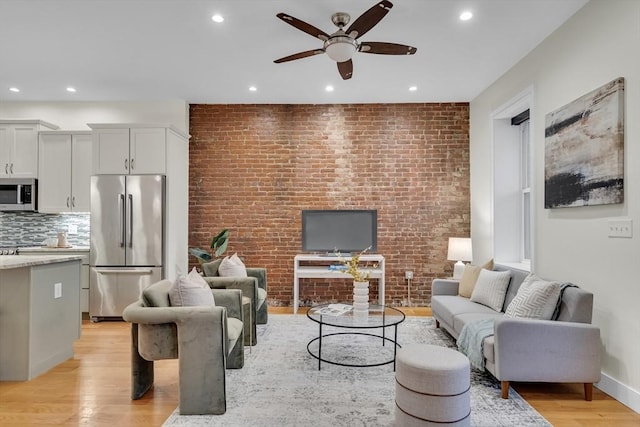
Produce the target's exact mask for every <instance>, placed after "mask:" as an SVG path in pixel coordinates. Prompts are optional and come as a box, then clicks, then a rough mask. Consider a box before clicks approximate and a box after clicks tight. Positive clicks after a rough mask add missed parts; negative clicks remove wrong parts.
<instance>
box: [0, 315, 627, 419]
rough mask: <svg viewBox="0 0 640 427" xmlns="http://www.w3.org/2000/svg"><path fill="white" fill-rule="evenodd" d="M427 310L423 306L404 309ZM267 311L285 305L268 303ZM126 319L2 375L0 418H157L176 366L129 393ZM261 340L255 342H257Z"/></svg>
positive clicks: (603, 415) (546, 389) (169, 406)
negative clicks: (31, 369)
mask: <svg viewBox="0 0 640 427" xmlns="http://www.w3.org/2000/svg"><path fill="white" fill-rule="evenodd" d="M404 311H405V313H406V314H407V315H412V316H416V315H417V316H428V315H430V314H431V312H430V310H429V309H428V308H407V309H404ZM270 312H271V313H273V314H281V313H291V309H290V308H273V309H270ZM129 336H130V335H129V326H128V324H126V323H123V322H100V323H91V322H89V321H84V322H83V325H82V338H81V339H80V340H78V342H77V343H76V345H75V357H74V358H73V359H70V360H68V361H66V362H64V363H62V364H60V365H58V366H57V367H55V368H54V369H52V370H51V371H49V372H47V373H46V374H44V375H41V376H39V377H38V378H35V379H33V380H32V381H25V382H0V426H3V427H18V426H20V427H25V426H46V425H57V426H96V427H101V426H105V427H115V426H160V425H162V423H163V422H164V420H165V419H166V418H167V417H168V416H169V414H171V412H173V410H174V409H175V408H176V406H177V404H178V374H177V372H178V367H177V362H176V361H174V360H167V361H161V362H156V370H155V374H156V375H155V385H154V387H153V388H152V389H151V390H150V391H149V392H148V393H147V394H146V395H145V397H144V398H143V399H141V400H137V401H132V400H130V378H131V377H130V371H129V369H130V345H129V339H130V338H129ZM258 345H259V344H258ZM514 387H515V389H516V390H517V391H518V393H520V394H521V395H522V396H523V397H524V398H525V399H527V401H528V402H529V403H530V404H531V405H532V406H533V407H534V408H536V409H537V410H538V411H539V412H540V413H541V414H542V415H543V416H544V417H545V418H546V419H547V420H549V421H550V422H551V423H552V424H553V425H554V426H558V427H564V426H566V427H578V426H584V427H587V426H589V427H592V426H596V427H597V426H616V427H626V426H629V427H631V426H634V427H637V426H639V425H640V415H639V414H636V413H635V412H633V411H631V410H630V409H628V408H627V407H625V406H624V405H622V404H620V403H619V402H617V401H616V400H614V399H612V398H611V397H609V396H607V395H606V394H604V393H602V392H600V391H599V390H597V389H594V394H593V401H592V402H586V401H584V399H583V397H582V387H581V386H580V385H562V384H558V385H549V384H514Z"/></svg>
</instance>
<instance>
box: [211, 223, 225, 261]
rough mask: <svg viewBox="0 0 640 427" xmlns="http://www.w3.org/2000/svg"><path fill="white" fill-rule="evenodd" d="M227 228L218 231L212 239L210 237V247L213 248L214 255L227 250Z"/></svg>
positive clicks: (217, 255)
mask: <svg viewBox="0 0 640 427" xmlns="http://www.w3.org/2000/svg"><path fill="white" fill-rule="evenodd" d="M228 237H229V230H227V229H226V228H225V229H224V230H222V231H221V232H220V233H218V235H217V236H215V237H214V238H213V239H211V249H213V250H214V253H215V256H216V257H219V256H220V255H222V254H223V253H224V251H225V250H227V244H228V243H229V240H228Z"/></svg>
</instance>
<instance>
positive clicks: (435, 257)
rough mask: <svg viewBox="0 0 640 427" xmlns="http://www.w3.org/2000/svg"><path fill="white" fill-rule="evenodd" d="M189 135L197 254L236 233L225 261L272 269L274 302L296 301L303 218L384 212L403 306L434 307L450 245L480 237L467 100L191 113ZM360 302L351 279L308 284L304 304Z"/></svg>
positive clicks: (383, 242) (383, 243)
mask: <svg viewBox="0 0 640 427" xmlns="http://www.w3.org/2000/svg"><path fill="white" fill-rule="evenodd" d="M189 131H190V134H191V135H192V138H191V142H190V145H189V147H190V148H189V245H190V247H200V248H208V247H209V243H210V239H211V237H212V236H214V235H215V234H217V233H218V232H219V231H220V230H221V229H223V228H228V229H229V232H230V236H229V247H228V249H227V252H226V253H225V255H231V254H233V253H234V252H237V253H238V255H239V256H240V257H242V258H243V260H244V262H245V264H246V265H247V266H251V267H266V268H267V271H268V273H267V274H268V294H269V304H270V305H280V306H288V305H292V304H293V258H294V256H295V255H296V254H297V253H299V252H300V251H301V211H302V210H303V209H377V211H378V251H377V252H378V253H380V254H382V255H384V256H385V259H386V286H385V290H386V303H387V304H392V305H411V306H427V305H429V303H430V300H431V281H432V280H433V279H434V278H435V277H446V276H450V275H451V273H452V270H453V263H452V262H451V261H447V243H448V238H449V237H468V236H469V232H470V224H469V218H470V198H469V105H468V104H467V103H434V104H358V105H191V106H190V126H189ZM190 262H191V265H192V266H196V265H197V260H196V259H195V258H193V257H191V260H190ZM406 270H411V271H413V272H414V279H413V280H412V281H411V286H410V300H409V299H408V289H407V288H408V286H407V285H408V282H407V280H406V279H405V271H406ZM351 296H352V283H351V281H349V280H342V279H332V280H325V279H301V280H300V302H301V305H310V304H315V303H319V302H336V301H349V300H350V299H351ZM370 296H371V300H372V302H373V301H375V300H376V299H377V286H376V280H372V281H371V287H370Z"/></svg>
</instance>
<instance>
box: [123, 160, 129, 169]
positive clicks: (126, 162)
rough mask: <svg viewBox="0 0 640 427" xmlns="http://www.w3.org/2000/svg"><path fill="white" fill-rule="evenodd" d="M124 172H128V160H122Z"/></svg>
mask: <svg viewBox="0 0 640 427" xmlns="http://www.w3.org/2000/svg"><path fill="white" fill-rule="evenodd" d="M124 170H129V159H124Z"/></svg>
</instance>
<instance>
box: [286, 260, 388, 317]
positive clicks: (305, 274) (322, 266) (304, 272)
mask: <svg viewBox="0 0 640 427" xmlns="http://www.w3.org/2000/svg"><path fill="white" fill-rule="evenodd" d="M343 258H344V259H346V260H350V259H351V257H350V256H343ZM360 262H362V263H367V262H372V263H377V264H378V265H377V267H375V268H363V269H362V270H364V271H368V272H369V275H370V277H371V278H372V279H378V299H379V301H378V303H379V304H380V305H384V256H382V255H375V254H364V255H360ZM305 263H313V265H305ZM334 264H341V262H340V259H339V258H338V257H337V256H335V255H317V254H298V255H296V256H295V257H294V259H293V312H294V313H297V312H298V305H299V303H300V301H299V299H300V289H299V281H300V279H307V278H311V279H350V278H352V277H351V275H349V274H348V273H345V272H342V271H336V270H330V269H329V266H330V265H334Z"/></svg>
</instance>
